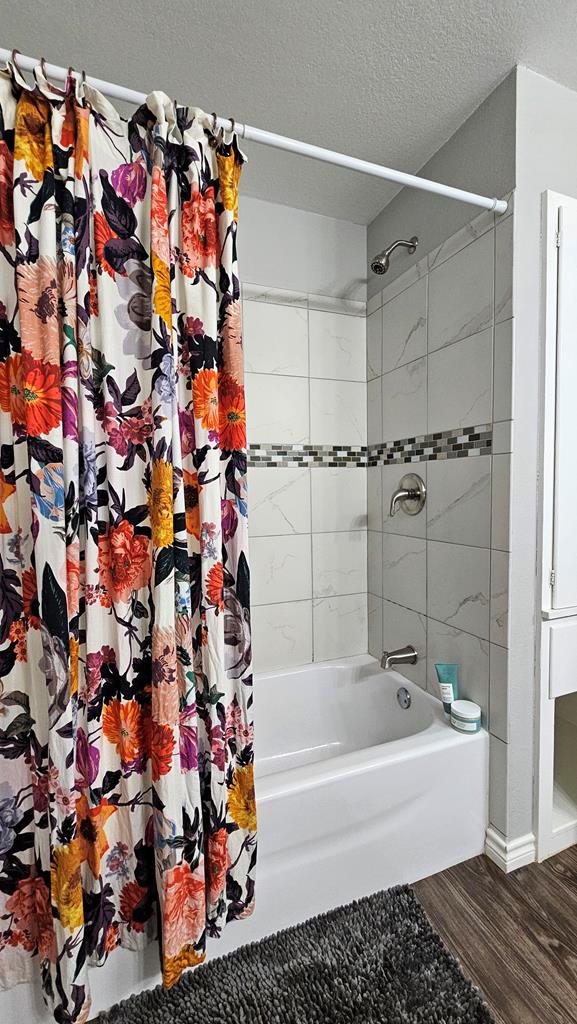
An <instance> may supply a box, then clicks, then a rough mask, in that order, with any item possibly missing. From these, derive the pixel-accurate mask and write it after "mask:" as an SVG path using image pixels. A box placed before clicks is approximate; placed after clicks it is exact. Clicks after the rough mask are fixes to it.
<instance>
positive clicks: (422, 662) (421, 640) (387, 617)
mask: <svg viewBox="0 0 577 1024" xmlns="http://www.w3.org/2000/svg"><path fill="white" fill-rule="evenodd" d="M407 644H412V645H413V647H414V648H415V650H416V652H417V663H416V665H402V666H399V671H400V673H401V675H403V676H406V677H407V679H412V680H413V682H414V683H417V685H418V686H420V687H421V689H423V690H425V689H426V688H427V619H426V617H425V616H424V615H420V614H419V612H414V611H412V610H411V609H410V608H403V607H402V606H401V605H400V604H394V603H393V602H392V601H383V631H382V649H383V650H384V651H394V650H396V649H397V648H398V647H406V645H407Z"/></svg>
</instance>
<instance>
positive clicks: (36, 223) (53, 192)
mask: <svg viewBox="0 0 577 1024" xmlns="http://www.w3.org/2000/svg"><path fill="white" fill-rule="evenodd" d="M36 82H37V84H36V87H35V88H34V89H30V88H29V87H27V86H26V84H25V83H24V82H23V81H21V80H20V79H19V75H18V73H17V71H16V69H14V68H12V69H11V70H10V72H4V73H0V677H1V683H0V984H3V985H4V986H6V987H7V986H10V985H13V984H15V983H17V982H20V981H26V980H28V979H30V978H31V977H33V976H34V975H35V973H37V972H38V973H40V974H41V977H42V985H43V989H44V993H45V997H46V1000H47V1002H48V1004H49V1005H50V1006H51V1007H52V1009H53V1011H54V1014H55V1016H56V1019H57V1020H58V1021H62V1022H72V1021H79V1020H85V1019H86V1018H87V1016H88V1012H89V1005H90V1000H89V993H88V984H87V966H88V964H101V963H103V962H104V961H105V960H106V958H107V957H108V956H109V955H110V954H111V953H112V954H113V951H114V949H115V948H116V947H118V946H124V947H127V948H129V949H132V950H140V949H142V948H143V946H144V945H146V943H148V942H149V941H150V940H151V939H152V938H154V937H156V936H158V938H159V941H160V946H161V958H162V967H163V978H164V983H165V985H167V986H169V985H171V984H173V983H174V982H175V981H176V980H178V978H179V976H180V975H181V973H182V971H183V969H184V968H186V967H188V966H190V965H194V964H197V963H199V962H200V961H201V960H202V958H203V955H204V948H205V942H206V937H207V935H208V936H218V934H219V933H220V931H221V929H222V927H223V925H224V924H225V923H226V922H227V921H230V920H232V919H235V918H241V917H244V916H246V915H247V914H249V913H250V911H251V909H252V905H253V891H254V882H253V874H254V866H255V860H256V847H255V826H256V822H255V807H254V789H253V773H252V771H253V770H252V725H251V703H252V698H251V683H252V677H251V645H250V614H249V570H248V562H247V551H246V535H247V530H246V522H247V519H246V481H245V474H246V440H245V404H244V390H243V361H242V340H241V323H240V303H239V281H238V276H237V263H236V228H237V203H238V198H237V197H238V182H239V177H240V170H241V164H242V162H243V157H242V154H241V153H240V151H239V149H238V146H237V142H236V138H235V137H234V136H230V137H228V136H227V137H226V138H224V137H223V136H222V135H220V136H217V137H215V135H214V133H213V131H212V127H213V121H212V118H211V117H208V116H207V115H206V114H204V113H203V112H202V111H200V110H197V109H195V108H185V107H179V106H176V105H175V104H173V103H172V102H171V101H169V99H168V98H167V97H166V96H165V95H164V94H162V93H152V94H151V96H150V97H148V99H147V101H146V103H145V104H144V105H143V106H142V107H140V108H139V109H138V110H137V111H136V112H135V114H134V115H133V117H132V118H131V119H130V120H129V121H127V120H124V119H122V118H121V117H120V116H119V114H118V113H117V112H116V110H115V109H114V108H113V107H112V106H111V105H110V104H109V103H108V101H107V100H106V99H105V98H104V97H103V96H102V95H100V94H99V93H97V92H95V91H94V90H92V89H90V88H89V87H88V86H87V85H86V84H84V85H81V84H79V83H77V82H75V80H74V79H73V78H70V79H69V81H68V84H67V86H66V89H65V90H64V91H62V92H61V91H60V90H56V89H54V87H51V86H50V85H49V83H48V82H46V80H45V79H44V78H43V76H42V75H41V74H40V73H39V72H37V74H36Z"/></svg>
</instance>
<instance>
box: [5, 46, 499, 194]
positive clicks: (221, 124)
mask: <svg viewBox="0 0 577 1024" xmlns="http://www.w3.org/2000/svg"><path fill="white" fill-rule="evenodd" d="M11 56H12V50H4V49H2V48H1V47H0V60H4V61H8V60H10V58H11ZM16 61H17V64H18V67H20V68H22V69H23V70H24V71H32V70H33V68H35V67H37V66H38V65H39V64H40V61H39V60H36V59H35V58H34V57H24V56H22V54H20V53H18V54H17V57H16ZM44 71H45V74H46V76H47V77H48V78H55V79H56V80H57V81H60V82H65V81H66V78H67V75H68V71H67V69H66V68H62V67H59V66H58V65H57V64H49V63H48V62H45V63H44ZM86 81H87V82H88V84H89V85H92V86H93V87H94V88H95V89H98V90H99V91H100V92H103V93H105V94H106V95H107V96H110V97H111V98H112V99H117V100H125V101H126V102H128V103H138V104H140V103H143V102H144V100H145V99H146V93H143V92H136V90H134V89H126V88H125V87H124V86H122V85H114V84H113V83H112V82H104V81H102V79H100V78H92V77H91V76H89V75H87V76H86ZM216 126H217V127H218V128H222V129H224V131H232V130H233V129H234V131H236V133H237V134H238V135H240V137H241V138H242V139H247V140H248V141H249V142H257V143H259V144H260V145H262V146H272V147H273V148H274V149H284V150H287V152H289V153H298V154H300V156H307V157H310V158H311V159H312V160H321V161H322V162H323V163H326V164H335V165H336V166H337V167H345V168H347V169H348V170H350V171H359V172H360V173H361V174H370V175H372V176H373V177H374V178H384V179H385V180H386V181H394V182H395V183H396V184H398V185H402V186H403V187H405V188H416V189H420V190H421V191H422V192H432V193H434V194H435V195H439V196H445V198H447V199H456V200H457V202H460V203H469V204H470V205H471V206H481V207H482V208H483V209H485V210H493V211H494V212H495V213H499V214H503V213H505V211H506V210H507V203H506V201H505V200H504V199H495V198H492V199H491V198H489V197H488V196H480V195H477V193H476V192H467V191H465V190H464V189H462V188H454V187H453V186H452V185H443V184H442V183H441V182H438V181H430V180H429V179H428V178H419V177H417V175H415V174H406V173H405V172H404V171H397V170H395V169H394V168H393V167H382V166H381V165H380V164H373V163H370V162H369V161H368V160H359V159H358V158H357V157H354V156H347V155H346V154H345V153H336V152H334V151H333V150H332V149H323V148H322V147H321V146H313V145H311V144H310V143H309V142H299V140H298V139H289V138H287V137H286V136H285V135H277V134H276V133H275V132H266V131H263V130H262V128H252V127H251V126H250V125H248V124H242V123H241V122H239V121H236V120H235V121H234V122H233V121H232V120H231V119H230V118H227V117H217V119H216Z"/></svg>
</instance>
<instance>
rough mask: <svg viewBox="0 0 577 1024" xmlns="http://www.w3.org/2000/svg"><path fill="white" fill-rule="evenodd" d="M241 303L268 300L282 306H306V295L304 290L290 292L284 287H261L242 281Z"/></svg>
mask: <svg viewBox="0 0 577 1024" xmlns="http://www.w3.org/2000/svg"><path fill="white" fill-rule="evenodd" d="M241 294H242V301H243V304H244V303H245V302H247V301H250V302H269V303H275V305H282V306H302V308H303V309H307V308H308V296H307V295H306V292H291V291H289V290H288V289H286V288H263V287H262V285H260V284H250V283H249V282H248V281H243V283H242V284H241Z"/></svg>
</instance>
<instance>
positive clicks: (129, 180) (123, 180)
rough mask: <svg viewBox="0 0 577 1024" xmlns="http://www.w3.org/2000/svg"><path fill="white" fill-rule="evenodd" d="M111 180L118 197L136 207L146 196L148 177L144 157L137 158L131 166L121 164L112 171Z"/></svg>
mask: <svg viewBox="0 0 577 1024" xmlns="http://www.w3.org/2000/svg"><path fill="white" fill-rule="evenodd" d="M110 180H111V182H112V187H113V188H114V190H115V191H116V192H118V195H119V196H122V198H123V199H126V202H127V203H128V205H129V206H136V203H138V202H140V200H142V199H144V197H145V195H146V184H147V175H146V167H145V166H144V162H143V160H142V157H139V156H137V157H136V160H133V161H132V163H130V164H120V166H119V167H117V168H116V169H115V170H114V171H112V174H111V175H110Z"/></svg>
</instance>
